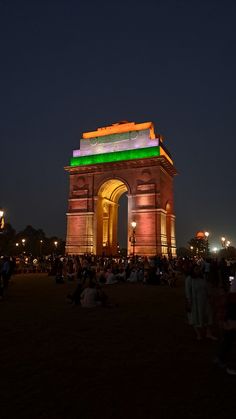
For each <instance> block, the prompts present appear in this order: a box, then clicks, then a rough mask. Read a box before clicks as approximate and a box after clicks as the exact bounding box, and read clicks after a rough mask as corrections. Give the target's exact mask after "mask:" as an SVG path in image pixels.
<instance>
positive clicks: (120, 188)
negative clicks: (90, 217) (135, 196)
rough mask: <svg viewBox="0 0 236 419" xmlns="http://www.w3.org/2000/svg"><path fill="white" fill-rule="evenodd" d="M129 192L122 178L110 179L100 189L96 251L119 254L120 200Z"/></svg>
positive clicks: (102, 253) (107, 254)
mask: <svg viewBox="0 0 236 419" xmlns="http://www.w3.org/2000/svg"><path fill="white" fill-rule="evenodd" d="M127 192H128V188H127V186H126V184H125V183H124V182H123V181H121V180H120V179H109V180H107V181H106V182H104V183H103V184H102V185H101V186H100V188H99V190H98V201H97V217H96V218H97V240H96V249H97V251H96V253H97V254H99V255H105V256H111V255H113V256H114V255H117V254H118V211H119V203H118V202H119V199H120V197H121V196H122V195H123V194H125V193H127Z"/></svg>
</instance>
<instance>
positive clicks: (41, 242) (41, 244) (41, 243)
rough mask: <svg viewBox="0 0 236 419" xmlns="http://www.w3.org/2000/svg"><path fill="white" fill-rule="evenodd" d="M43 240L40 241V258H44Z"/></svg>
mask: <svg viewBox="0 0 236 419" xmlns="http://www.w3.org/2000/svg"><path fill="white" fill-rule="evenodd" d="M42 246H43V240H40V256H42Z"/></svg>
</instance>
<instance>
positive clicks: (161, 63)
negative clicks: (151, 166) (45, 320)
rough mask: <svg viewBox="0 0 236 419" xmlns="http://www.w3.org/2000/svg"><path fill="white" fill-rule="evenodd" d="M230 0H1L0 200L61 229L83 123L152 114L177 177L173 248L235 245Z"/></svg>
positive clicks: (235, 98) (235, 33)
mask: <svg viewBox="0 0 236 419" xmlns="http://www.w3.org/2000/svg"><path fill="white" fill-rule="evenodd" d="M235 21H236V4H235V2H234V1H228V0H224V1H223V0H222V1H217V0H212V1H210V0H202V1H201V0H198V1H192V0H185V1H184V0H179V1H177V0H176V1H174V0H169V1H168V0H163V1H158V0H154V1H149V0H146V1H145V2H143V1H142V2H141V1H140V2H139V1H137V0H136V1H129V0H126V1H122V0H120V1H119V2H118V1H111V0H107V1H102V0H101V1H89V0H87V1H79V0H76V1H72V0H67V1H66V0H65V1H62V0H61V1H60V0H55V1H52V0H47V1H46V0H40V1H36V0H29V1H25V0H21V1H11V0H5V1H4V0H0V57H1V58H0V60H1V65H0V142H1V164H0V190H1V198H0V206H2V207H4V209H5V210H6V214H7V221H8V222H10V223H11V224H12V225H13V226H14V227H15V228H16V229H17V230H20V229H22V228H24V227H25V226H26V225H27V224H32V225H33V226H34V227H35V228H43V229H44V231H45V232H46V233H47V234H48V235H53V234H57V235H59V236H61V237H63V236H64V234H65V230H66V219H65V213H66V207H67V197H68V175H67V174H66V173H65V172H64V169H63V168H64V166H66V165H67V164H68V163H69V158H70V157H71V155H72V150H73V149H75V148H78V144H79V138H80V136H81V133H82V132H83V131H90V130H93V129H96V128H97V127H99V126H105V125H109V124H111V123H113V122H116V121H120V120H130V121H135V122H144V121H149V120H151V121H153V122H154V124H155V127H156V131H157V132H159V133H161V134H162V135H163V136H164V137H165V145H166V146H167V147H168V149H169V151H170V152H171V154H172V156H173V159H174V162H175V166H176V168H177V170H178V172H179V175H178V176H177V177H176V178H175V212H176V230H177V246H182V245H185V244H186V242H187V241H188V240H189V239H190V238H191V237H193V236H194V234H195V232H196V231H198V230H206V229H207V230H208V231H210V233H211V244H212V245H213V244H214V245H215V244H216V245H217V244H218V243H217V242H218V237H220V236H221V235H222V234H224V235H225V236H226V237H227V238H228V239H229V240H232V242H233V244H234V245H236V223H235V219H236V196H235V154H236V145H235V140H236V135H235V134H236V128H235V109H236V84H235V75H236V53H235V50H236V48H235V47H236V44H235V41H236V29H235Z"/></svg>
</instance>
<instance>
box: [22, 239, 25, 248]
mask: <svg viewBox="0 0 236 419" xmlns="http://www.w3.org/2000/svg"><path fill="white" fill-rule="evenodd" d="M25 241H26V240H25V239H22V240H21V242H22V246H23V247H25Z"/></svg>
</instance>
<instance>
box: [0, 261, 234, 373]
mask: <svg viewBox="0 0 236 419" xmlns="http://www.w3.org/2000/svg"><path fill="white" fill-rule="evenodd" d="M45 263H46V261H43V259H42V258H41V262H40V259H39V261H38V262H37V264H36V263H35V266H38V269H39V267H40V272H47V273H48V274H49V275H51V276H53V278H55V280H56V283H58V284H62V283H65V282H67V281H74V282H75V283H76V285H75V287H74V291H73V293H72V294H70V295H67V301H68V302H70V303H72V304H76V305H81V306H82V307H86V308H91V307H97V306H103V307H110V306H111V305H112V304H111V303H110V302H109V300H108V297H107V294H106V292H105V291H104V289H105V287H104V285H106V286H109V285H113V284H117V283H120V282H122V283H140V284H144V285H168V286H170V287H175V286H176V283H178V278H184V284H185V302H186V315H187V320H188V323H189V324H190V325H191V327H192V328H193V330H194V333H195V336H196V339H197V340H198V341H201V340H203V339H205V338H206V339H211V340H217V339H219V341H220V345H219V350H218V354H217V357H216V360H215V363H216V364H217V365H218V366H219V367H221V368H225V370H226V371H227V372H228V373H229V374H231V375H236V371H235V370H234V369H232V368H230V367H229V365H228V364H229V360H230V352H231V350H232V347H233V344H234V342H235V340H236V263H235V262H234V261H231V262H229V261H226V260H224V259H221V260H217V259H203V258H176V259H167V258H166V257H153V258H148V257H138V256H136V257H134V258H132V257H131V258H125V257H123V258H112V257H110V258H109V257H97V256H94V255H84V256H54V257H53V256H52V257H51V258H48V259H47V269H43V268H42V267H43V266H46V265H45ZM15 268H16V263H15V260H14V258H8V257H4V258H1V261H0V299H4V297H5V295H6V293H7V289H8V284H9V281H10V278H11V275H12V273H13V272H14V269H15ZM23 272H24V271H23Z"/></svg>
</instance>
